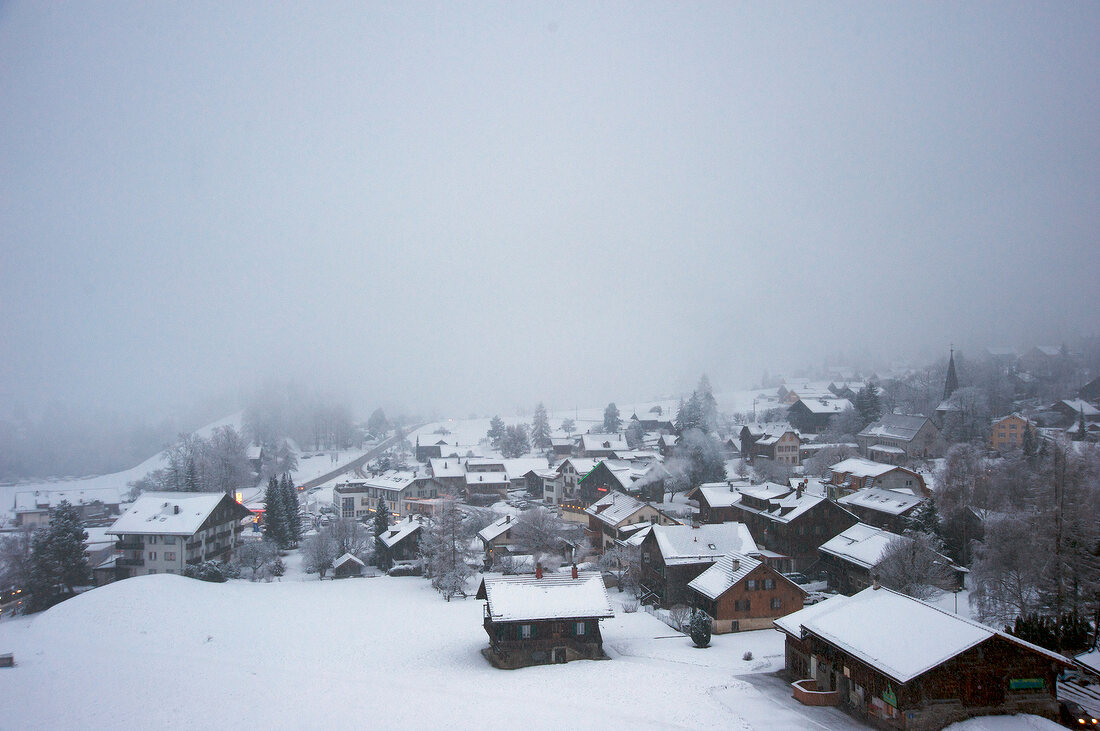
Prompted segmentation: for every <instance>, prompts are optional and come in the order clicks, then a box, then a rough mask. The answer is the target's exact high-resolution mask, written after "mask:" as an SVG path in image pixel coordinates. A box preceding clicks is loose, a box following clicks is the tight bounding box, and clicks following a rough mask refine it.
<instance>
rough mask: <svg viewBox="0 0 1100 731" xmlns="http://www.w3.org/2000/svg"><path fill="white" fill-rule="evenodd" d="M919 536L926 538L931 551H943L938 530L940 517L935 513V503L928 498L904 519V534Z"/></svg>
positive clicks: (933, 499)
mask: <svg viewBox="0 0 1100 731" xmlns="http://www.w3.org/2000/svg"><path fill="white" fill-rule="evenodd" d="M918 533H919V534H921V535H925V536H928V538H929V541H930V544H931V546H932V548H933V550H936V551H942V550H943V545H944V544H943V537H942V535H941V529H940V515H939V513H938V512H936V501H935V498H934V497H929V498H927V499H925V500H923V501H922V502H921V504H920V505H918V506H917V509H916V510H914V511H913V512H912V513H911V514H910V515H909V516H907V517H906V518H905V534H906V535H914V534H918Z"/></svg>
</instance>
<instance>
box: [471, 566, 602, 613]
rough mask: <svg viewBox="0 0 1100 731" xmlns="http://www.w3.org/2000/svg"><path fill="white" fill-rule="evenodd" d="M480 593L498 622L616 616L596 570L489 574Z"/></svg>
mask: <svg viewBox="0 0 1100 731" xmlns="http://www.w3.org/2000/svg"><path fill="white" fill-rule="evenodd" d="M477 596H478V598H479V599H482V598H483V599H485V600H486V604H487V609H488V612H489V617H490V618H491V619H492V620H494V621H497V622H523V621H533V620H539V619H571V618H574V617H576V618H588V619H592V618H602V617H613V616H615V612H614V611H613V610H612V608H611V601H610V600H609V599H608V598H607V588H606V587H605V586H604V583H603V577H601V576H600V574H599V572H596V571H583V572H581V573H579V574H578V575H577V578H575V579H574V578H573V577H572V575H571V574H549V573H547V574H543V577H542V578H541V579H538V578H535V577H533V576H501V577H486V578H485V579H484V580H482V582H481V587H480V588H479V589H478V592H477Z"/></svg>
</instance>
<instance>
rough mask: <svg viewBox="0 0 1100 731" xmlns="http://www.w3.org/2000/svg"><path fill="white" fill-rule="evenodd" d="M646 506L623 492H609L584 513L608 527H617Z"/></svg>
mask: <svg viewBox="0 0 1100 731" xmlns="http://www.w3.org/2000/svg"><path fill="white" fill-rule="evenodd" d="M645 506H646V503H643V502H642V501H641V500H638V499H637V498H635V497H632V496H631V495H627V494H626V493H623V492H609V493H607V495H604V496H603V497H602V498H600V499H599V500H597V501H596V502H594V503H592V504H591V505H589V506H588V507H587V508H585V510H584V512H586V513H588V514H589V515H594V516H596V519H597V520H599V521H601V522H603V523H606V524H608V525H612V526H613V525H618V524H619V523H621V522H622V521H624V520H626V519H627V518H629V517H630V516H632V515H634V513H636V512H638V511H639V510H641V509H642V508H644V507H645Z"/></svg>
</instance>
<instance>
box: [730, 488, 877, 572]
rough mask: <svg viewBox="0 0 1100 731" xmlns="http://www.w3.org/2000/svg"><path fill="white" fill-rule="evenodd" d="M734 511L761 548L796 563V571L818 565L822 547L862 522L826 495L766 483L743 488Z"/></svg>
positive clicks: (794, 564) (732, 506) (734, 505)
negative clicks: (782, 555)
mask: <svg viewBox="0 0 1100 731" xmlns="http://www.w3.org/2000/svg"><path fill="white" fill-rule="evenodd" d="M739 491H740V493H741V500H740V501H738V502H736V503H734V504H733V505H731V506H730V507H731V508H733V511H734V514H735V515H736V516H737V520H740V521H741V522H743V523H745V524H746V525H747V526H748V527H749V531H751V532H752V535H753V538H755V539H756V542H757V544H758V545H760V546H761V547H763V548H766V549H769V550H771V551H775V552H777V553H781V554H784V555H786V556H790V557H791V558H792V559H793V568H794V570H795V571H802V570H804V569H807V568H809V567H810V565H812V564H813V563H814V562H815V561H817V558H818V554H817V549H818V547H819V546H820V545H821V544H823V543H824V542H825V541H827V540H829V539H830V538H832V537H833V536H835V535H837V534H838V533H840V532H842V531H844V530H846V529H847V528H850V527H851V526H853V525H855V524H856V523H857V522H858V519H857V518H856V516H854V515H852V514H851V513H850V512H848V511H847V510H845V509H844V508H842V507H840V506H839V505H837V504H836V503H835V502H833V501H832V500H829V499H827V498H825V497H824V496H822V495H814V494H810V493H809V492H806V491H805V490H804V489H803V488H801V487H797V488H791V487H789V486H787V485H778V484H775V483H770V482H768V483H764V484H763V485H754V486H752V487H741V488H739Z"/></svg>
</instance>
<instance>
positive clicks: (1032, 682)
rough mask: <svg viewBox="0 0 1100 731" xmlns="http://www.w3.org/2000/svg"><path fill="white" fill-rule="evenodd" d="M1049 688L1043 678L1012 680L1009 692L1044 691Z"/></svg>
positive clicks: (1009, 682)
mask: <svg viewBox="0 0 1100 731" xmlns="http://www.w3.org/2000/svg"><path fill="white" fill-rule="evenodd" d="M1045 687H1047V681H1046V680H1045V679H1043V678H1012V679H1011V680H1009V681H1008V689H1009V690H1042V689H1043V688H1045Z"/></svg>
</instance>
